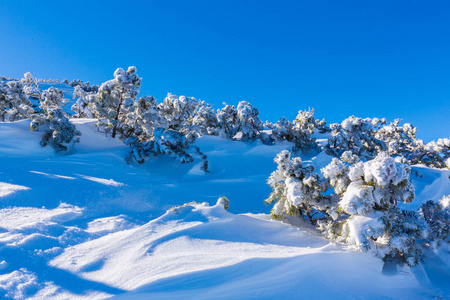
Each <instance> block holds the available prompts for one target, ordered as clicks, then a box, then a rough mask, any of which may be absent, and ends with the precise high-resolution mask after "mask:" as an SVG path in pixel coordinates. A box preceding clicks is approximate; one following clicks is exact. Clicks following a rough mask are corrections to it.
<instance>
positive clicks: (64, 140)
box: [30, 87, 81, 152]
mask: <svg viewBox="0 0 450 300" xmlns="http://www.w3.org/2000/svg"><path fill="white" fill-rule="evenodd" d="M40 96H41V97H42V98H41V99H40V106H39V108H40V109H41V110H42V112H41V113H36V114H33V115H32V117H31V118H32V121H31V123H30V130H32V131H38V130H43V131H44V135H43V136H42V140H41V142H40V144H41V146H42V147H45V146H47V145H50V146H51V147H52V148H53V149H54V150H55V152H60V151H66V150H68V148H69V147H70V146H72V145H73V144H74V143H77V142H79V138H78V137H79V136H80V135H81V133H80V132H79V131H78V130H77V129H76V128H75V125H73V124H72V123H70V121H69V118H68V116H67V114H66V113H65V112H64V111H63V110H62V108H61V106H62V105H64V104H65V103H66V101H67V100H66V99H64V94H63V92H62V91H61V90H58V89H56V88H53V87H50V88H49V89H47V90H45V91H43V92H42V93H41V94H40Z"/></svg>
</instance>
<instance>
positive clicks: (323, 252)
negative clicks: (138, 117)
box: [0, 119, 450, 299]
mask: <svg viewBox="0 0 450 300" xmlns="http://www.w3.org/2000/svg"><path fill="white" fill-rule="evenodd" d="M72 122H73V123H74V124H75V125H76V126H77V128H78V129H79V130H80V131H81V132H82V136H81V141H80V143H79V144H76V145H75V147H74V148H73V149H72V150H71V152H70V153H66V154H54V153H53V150H52V149H51V148H41V147H40V146H39V140H40V135H41V134H42V133H39V132H30V131H29V129H28V125H29V121H27V120H23V121H19V122H14V123H0V165H1V169H0V298H7V299H9V298H10V299H104V298H108V297H113V298H117V299H299V298H305V299H402V298H408V299H450V247H448V246H445V247H443V248H442V249H441V250H440V251H439V253H431V254H430V255H429V256H428V257H429V258H427V260H425V262H424V263H422V264H421V265H419V266H418V267H416V268H412V269H411V268H408V267H395V266H386V265H384V264H383V262H382V261H381V260H380V259H379V258H377V257H375V256H374V255H373V254H372V253H362V252H359V251H357V250H356V249H355V248H354V247H351V246H345V245H341V244H336V243H330V242H329V241H328V240H326V239H324V238H323V237H321V236H319V235H318V234H317V233H316V232H315V231H314V230H312V229H311V228H309V227H308V226H307V225H306V224H305V225H304V226H300V227H294V226H292V225H288V224H284V223H281V222H278V221H272V220H270V216H269V215H268V213H269V211H270V207H266V206H265V205H264V204H263V200H264V199H265V198H266V197H267V196H268V195H269V193H270V188H269V186H268V185H267V184H266V180H267V178H268V177H269V175H270V173H271V172H272V171H273V170H274V169H275V168H276V166H275V164H274V163H273V158H274V157H275V155H276V154H277V153H279V152H280V151H282V150H285V149H289V148H290V147H291V145H290V144H289V143H278V144H276V145H274V146H266V145H261V144H259V143H256V142H255V143H243V142H236V141H227V140H225V139H222V138H219V137H203V138H200V139H199V140H198V141H197V146H199V147H200V149H201V150H202V151H203V152H204V153H205V154H206V155H207V156H208V159H209V162H210V169H211V173H209V174H202V173H200V172H199V165H198V164H197V163H198V162H194V163H193V164H179V163H178V162H176V161H174V160H172V159H170V158H167V157H156V158H153V159H151V160H149V161H148V162H146V163H145V164H143V165H138V164H134V163H133V164H131V165H127V164H126V162H125V158H126V157H127V151H128V148H127V147H126V146H125V145H124V144H123V143H122V142H121V141H120V140H116V139H111V138H110V137H109V136H108V137H107V136H105V135H104V134H102V133H100V132H97V130H96V128H95V127H94V125H93V124H94V123H95V121H93V120H89V119H73V120H72ZM302 161H304V162H308V163H312V164H314V165H315V166H316V169H317V170H319V169H320V168H323V167H324V166H326V165H327V164H328V163H329V162H330V161H331V157H329V156H327V155H326V154H324V153H320V154H319V155H317V156H315V157H310V156H303V157H302ZM415 169H416V170H417V171H419V172H420V173H421V174H422V175H423V177H422V178H420V177H414V176H413V177H412V181H413V182H414V185H415V187H416V199H415V200H414V201H413V203H411V204H402V205H404V206H405V207H411V208H412V209H414V208H417V207H418V206H419V205H420V203H422V202H424V201H426V200H429V199H433V200H439V199H442V197H443V196H445V195H449V194H450V180H449V176H450V171H449V170H437V169H430V168H426V167H417V168H415ZM220 196H226V197H227V198H228V199H229V200H230V208H229V211H226V210H225V209H224V208H223V206H222V205H220V204H215V203H216V201H217V199H218V198H219V197H220ZM191 201H196V202H197V203H189V204H186V205H183V204H184V203H188V202H191ZM203 202H207V203H209V204H207V203H203ZM177 205H181V206H178V207H175V206H177ZM173 207H174V208H173ZM171 208H172V209H171ZM300 223H301V222H300Z"/></svg>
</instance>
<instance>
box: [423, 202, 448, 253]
mask: <svg viewBox="0 0 450 300" xmlns="http://www.w3.org/2000/svg"><path fill="white" fill-rule="evenodd" d="M449 200H450V197H449V196H447V197H443V198H442V199H441V201H440V203H439V202H434V201H432V200H429V201H427V202H425V203H424V204H422V206H421V207H420V210H419V213H420V214H421V215H422V217H423V219H424V220H425V221H426V222H427V224H428V228H429V235H428V240H429V241H430V242H434V243H436V244H437V245H440V243H441V242H442V241H446V240H447V239H448V237H449V235H450V232H449V230H450V209H449Z"/></svg>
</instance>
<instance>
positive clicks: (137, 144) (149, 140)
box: [125, 128, 208, 172]
mask: <svg viewBox="0 0 450 300" xmlns="http://www.w3.org/2000/svg"><path fill="white" fill-rule="evenodd" d="M125 144H127V145H129V146H130V147H131V152H130V156H131V157H132V158H134V159H135V160H136V161H137V162H138V163H144V162H145V160H146V159H147V158H148V157H150V156H157V155H169V156H171V157H173V158H176V159H178V160H180V161H181V163H191V162H193V161H194V156H199V157H200V158H201V159H202V161H203V165H202V168H201V169H202V170H203V171H204V172H208V160H207V157H206V155H205V154H203V153H202V152H201V151H200V149H199V148H198V147H196V146H193V145H192V141H190V140H189V139H187V138H186V136H184V135H183V134H181V133H180V132H178V131H174V130H164V129H163V128H156V129H155V130H153V133H152V135H147V134H141V135H140V136H137V135H130V136H129V137H128V138H127V139H126V140H125Z"/></svg>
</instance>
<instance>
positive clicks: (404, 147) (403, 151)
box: [375, 119, 418, 163]
mask: <svg viewBox="0 0 450 300" xmlns="http://www.w3.org/2000/svg"><path fill="white" fill-rule="evenodd" d="M400 121H401V120H400V119H396V120H394V122H392V123H390V124H389V125H384V126H382V127H380V128H379V129H378V130H377V131H376V132H375V138H376V139H378V140H380V141H383V142H384V143H385V145H386V147H387V150H386V151H387V153H388V154H389V155H390V156H394V157H395V156H403V157H404V158H406V159H408V160H409V161H411V162H412V163H414V161H413V160H414V159H415V157H416V155H417V150H418V149H417V147H418V145H417V139H416V132H417V128H416V127H414V126H412V125H411V124H409V123H405V124H403V125H402V126H400V125H399V124H400Z"/></svg>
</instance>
